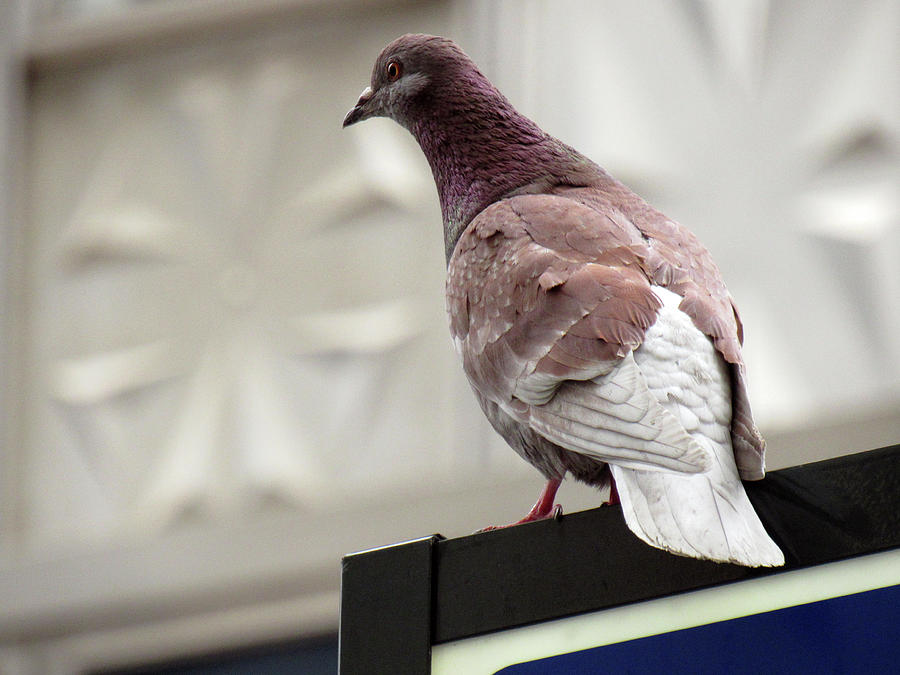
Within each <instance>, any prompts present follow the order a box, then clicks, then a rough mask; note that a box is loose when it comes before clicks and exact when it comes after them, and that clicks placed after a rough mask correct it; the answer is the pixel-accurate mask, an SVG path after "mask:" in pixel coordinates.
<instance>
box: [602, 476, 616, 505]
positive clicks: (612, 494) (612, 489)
mask: <svg viewBox="0 0 900 675" xmlns="http://www.w3.org/2000/svg"><path fill="white" fill-rule="evenodd" d="M618 503H619V491H618V489H616V479H615V478H613V477H612V476H610V477H609V498H608V499H607V500H606V502H604V505H605V506H615V505H616V504H618Z"/></svg>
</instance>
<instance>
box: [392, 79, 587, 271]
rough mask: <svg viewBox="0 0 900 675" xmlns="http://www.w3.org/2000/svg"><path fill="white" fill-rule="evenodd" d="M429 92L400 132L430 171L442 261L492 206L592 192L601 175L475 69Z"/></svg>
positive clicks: (585, 159) (448, 257) (411, 111)
mask: <svg viewBox="0 0 900 675" xmlns="http://www.w3.org/2000/svg"><path fill="white" fill-rule="evenodd" d="M434 84H437V86H433V87H432V88H431V93H430V95H429V96H427V97H423V98H422V99H420V100H418V101H416V102H415V105H414V107H411V109H410V110H409V114H408V115H407V116H406V120H408V124H406V125H405V126H407V128H409V130H410V132H412V134H413V136H415V138H416V140H417V141H418V142H419V145H420V146H421V148H422V151H423V152H424V153H425V157H426V158H427V159H428V163H429V164H430V165H431V171H432V174H433V175H434V181H435V184H436V185H437V190H438V196H439V198H440V203H441V213H442V215H443V220H444V245H445V249H446V253H447V259H448V260H449V259H450V256H451V254H452V253H453V248H454V247H455V245H456V242H457V240H458V239H459V237H460V235H461V234H462V232H463V230H464V229H465V228H466V226H467V225H468V224H469V223H470V222H471V220H472V219H473V218H474V217H475V216H476V215H477V214H478V213H480V212H481V211H482V210H483V209H484V208H486V207H487V206H489V205H490V204H492V203H493V202H495V201H497V200H498V199H502V198H503V197H506V196H508V195H510V194H513V193H518V192H532V191H533V192H539V191H544V190H546V189H548V188H550V187H552V186H553V185H558V184H571V185H587V184H591V183H592V182H593V180H594V179H596V177H597V176H598V174H599V173H600V172H601V169H600V168H599V167H597V166H596V165H595V164H594V163H593V162H591V161H590V160H589V159H587V158H586V157H584V156H583V155H581V154H579V153H578V152H576V151H575V150H573V149H572V148H570V147H569V146H567V145H565V144H564V143H562V142H560V141H558V140H557V139H555V138H553V137H552V136H548V135H547V134H545V133H544V132H543V131H541V129H540V128H539V127H538V126H537V125H536V124H535V123H534V122H532V121H531V120H529V119H528V118H526V117H524V116H522V115H520V114H519V113H518V112H517V111H516V110H515V108H513V106H512V104H511V103H510V102H509V101H507V100H506V98H505V97H504V96H503V95H502V94H501V93H500V92H499V91H497V90H496V89H495V88H494V87H493V85H491V83H490V82H489V81H488V80H487V79H486V78H485V77H484V76H483V75H482V74H481V73H480V72H478V71H477V69H474V68H473V69H471V70H468V71H467V72H465V73H464V74H462V75H460V76H459V77H458V78H456V79H454V80H452V81H447V82H441V83H434Z"/></svg>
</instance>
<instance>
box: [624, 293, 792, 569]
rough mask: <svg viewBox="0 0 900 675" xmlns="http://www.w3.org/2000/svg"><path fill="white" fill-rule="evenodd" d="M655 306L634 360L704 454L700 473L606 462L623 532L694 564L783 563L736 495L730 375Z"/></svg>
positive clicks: (740, 492)
mask: <svg viewBox="0 0 900 675" xmlns="http://www.w3.org/2000/svg"><path fill="white" fill-rule="evenodd" d="M654 292H655V293H656V294H657V295H659V297H660V299H661V300H662V301H663V308H662V309H661V310H660V314H659V318H658V319H657V321H656V323H655V324H654V325H653V326H652V327H651V328H650V330H648V331H647V336H646V339H645V341H644V343H643V344H642V345H641V346H640V347H639V348H638V349H636V350H635V352H634V358H635V362H636V363H637V365H638V367H639V368H640V369H641V372H642V373H643V374H644V376H645V378H646V380H647V385H648V387H649V389H650V391H651V392H653V394H654V396H655V397H656V399H657V400H658V401H659V402H660V404H661V405H662V406H663V407H664V408H665V409H666V410H668V411H669V412H670V413H671V414H672V415H674V416H675V417H676V418H677V419H678V420H679V421H680V422H681V424H682V426H683V427H684V429H685V430H686V431H687V433H689V434H690V436H691V437H692V438H693V439H694V441H695V442H696V443H697V444H698V445H700V446H702V447H703V448H704V449H705V450H707V451H709V456H710V457H711V458H712V461H711V462H710V466H709V468H708V470H707V471H705V472H703V473H695V474H673V473H663V472H659V471H654V472H651V471H642V470H634V469H630V468H626V467H622V466H616V465H615V464H610V468H611V470H612V474H613V477H614V479H615V482H616V486H617V487H618V491H619V498H620V501H621V503H622V513H623V514H624V516H625V522H626V523H627V524H628V527H629V528H630V529H631V531H632V532H634V533H635V534H636V535H637V536H638V537H640V538H641V539H643V540H644V541H646V542H647V543H648V544H650V545H651V546H656V547H657V548H661V549H664V550H666V551H670V552H672V553H677V554H680V555H685V556H690V557H694V558H709V559H712V560H717V561H720V562H732V563H737V564H740V565H747V566H751V567H758V566H777V565H783V564H784V555H783V554H782V552H781V550H780V549H779V548H778V546H777V545H776V544H775V542H773V541H772V540H771V538H770V537H769V535H768V534H767V533H766V531H765V529H764V528H763V526H762V523H761V522H760V520H759V517H758V516H757V515H756V512H755V511H754V509H753V506H752V505H751V504H750V500H749V499H748V498H747V493H746V492H744V486H743V484H742V483H741V479H740V477H739V475H738V469H737V465H736V464H735V459H734V451H733V449H732V441H731V433H730V426H731V415H732V412H731V386H730V382H731V379H730V373H729V371H728V367H727V364H726V363H725V361H724V359H722V358H721V356H720V355H719V354H718V353H717V352H716V350H715V347H714V346H713V344H712V342H711V341H710V340H709V339H708V338H707V337H706V336H705V335H703V333H701V332H700V331H699V330H698V329H697V328H695V327H694V326H693V324H692V323H691V320H690V318H689V317H688V316H687V315H686V314H684V313H683V312H680V311H679V310H678V302H679V299H680V298H679V296H677V295H676V294H674V293H672V292H671V291H668V290H666V289H664V288H658V287H656V288H654Z"/></svg>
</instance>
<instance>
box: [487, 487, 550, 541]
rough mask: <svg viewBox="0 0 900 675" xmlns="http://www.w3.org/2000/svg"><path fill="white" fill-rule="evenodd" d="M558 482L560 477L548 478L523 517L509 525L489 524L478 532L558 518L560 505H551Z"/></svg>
mask: <svg viewBox="0 0 900 675" xmlns="http://www.w3.org/2000/svg"><path fill="white" fill-rule="evenodd" d="M560 483H562V478H551V479H549V480H548V481H547V484H546V485H545V486H544V489H543V490H541V494H540V496H539V497H538V500H537V501H536V502H535V503H534V506H532V507H531V511H529V512H528V513H526V514H525V517H524V518H522V519H521V520H517V521H516V522H514V523H510V524H509V525H491V526H490V527H486V528H484V529H483V530H479V532H488V531H490V530H502V529H503V528H505V527H512V526H513V525H521V524H522V523H531V522H534V521H536V520H544V519H546V518H551V517H553V518H558V517H560V516H562V507H561V506H560V505H559V504H557V505H556V506H554V505H553V500H554V499H556V491H557V490H559V485H560Z"/></svg>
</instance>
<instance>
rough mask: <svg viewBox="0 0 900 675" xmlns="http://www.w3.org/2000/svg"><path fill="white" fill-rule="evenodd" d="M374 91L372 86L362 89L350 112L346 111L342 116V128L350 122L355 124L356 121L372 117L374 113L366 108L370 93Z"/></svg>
mask: <svg viewBox="0 0 900 675" xmlns="http://www.w3.org/2000/svg"><path fill="white" fill-rule="evenodd" d="M373 94H374V92H373V91H372V87H366V88H365V89H363V93H362V94H360V95H359V100H358V101H357V102H356V105H355V106H353V107H352V108H350V112H348V113H347V116H346V117H345V118H344V124H343V125H342V126H343V127H344V128H346V127H349V126H350V125H351V124H356V123H357V122H359V121H361V120H364V119H367V118H369V117H372V115H373V114H374V113H373V111H371V110H369V109H368V108H367V106H368V104H369V102H370V101H371V100H372V95H373Z"/></svg>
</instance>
